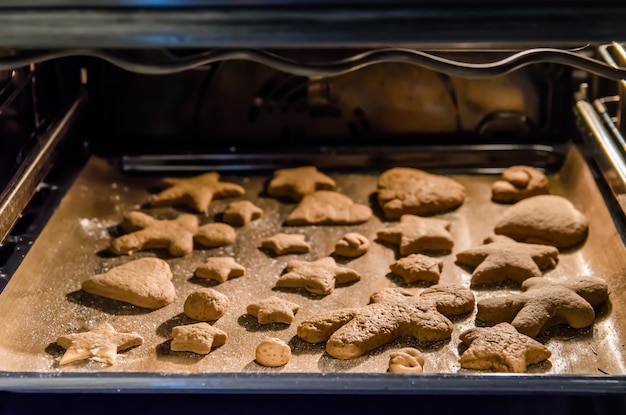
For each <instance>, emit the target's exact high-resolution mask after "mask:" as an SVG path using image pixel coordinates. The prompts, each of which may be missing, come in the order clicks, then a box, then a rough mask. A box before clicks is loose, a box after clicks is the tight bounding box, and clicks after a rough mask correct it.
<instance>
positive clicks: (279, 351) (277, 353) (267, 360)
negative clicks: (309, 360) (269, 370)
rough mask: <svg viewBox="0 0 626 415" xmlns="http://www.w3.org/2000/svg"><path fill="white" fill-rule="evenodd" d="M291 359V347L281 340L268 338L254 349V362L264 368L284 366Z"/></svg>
mask: <svg viewBox="0 0 626 415" xmlns="http://www.w3.org/2000/svg"><path fill="white" fill-rule="evenodd" d="M290 359H291V347H289V345H288V344H287V343H285V342H284V341H282V340H281V339H277V338H275V337H270V338H269V339H265V340H263V341H262V342H261V343H259V345H258V346H257V348H256V352H255V360H256V362H257V363H258V364H260V365H262V366H266V367H280V366H285V365H286V364H287V363H289V360H290Z"/></svg>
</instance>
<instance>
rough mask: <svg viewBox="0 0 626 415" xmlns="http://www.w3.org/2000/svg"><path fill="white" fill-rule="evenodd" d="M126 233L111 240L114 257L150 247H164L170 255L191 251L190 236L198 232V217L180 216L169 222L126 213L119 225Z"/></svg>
mask: <svg viewBox="0 0 626 415" xmlns="http://www.w3.org/2000/svg"><path fill="white" fill-rule="evenodd" d="M121 227H122V229H124V230H125V231H126V232H130V233H128V234H126V235H123V236H120V237H119V238H115V239H114V240H113V242H112V243H111V251H113V253H115V254H117V255H124V254H132V253H133V252H135V251H141V250H143V249H151V248H165V249H167V250H168V251H169V253H170V254H171V255H172V256H183V255H187V254H190V253H191V252H192V251H193V236H194V234H195V233H196V232H197V231H198V218H197V217H195V216H194V215H188V214H182V215H179V216H178V217H177V218H176V219H173V220H158V219H155V218H153V217H150V216H148V215H146V214H145V213H143V212H138V211H134V212H128V213H127V214H126V215H124V220H123V221H122V223H121Z"/></svg>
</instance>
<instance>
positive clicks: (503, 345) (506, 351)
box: [459, 323, 552, 373]
mask: <svg viewBox="0 0 626 415" xmlns="http://www.w3.org/2000/svg"><path fill="white" fill-rule="evenodd" d="M460 339H461V341H462V342H463V343H465V344H466V345H468V346H469V348H468V349H467V350H466V351H465V352H464V353H463V355H462V356H461V359H459V362H460V363H461V367H463V368H466V369H478V370H492V371H496V372H513V373H524V372H526V369H527V367H528V366H529V365H533V364H536V363H540V362H543V361H544V360H547V359H549V358H550V356H551V355H552V353H551V352H550V350H548V348H547V347H545V346H544V345H543V344H541V343H539V342H538V341H536V340H535V339H533V338H530V337H528V336H526V335H524V334H521V333H519V332H518V331H517V330H515V327H513V326H511V325H510V324H509V323H500V324H498V325H495V326H493V327H475V328H473V329H469V330H467V331H466V332H464V333H462V334H461V336H460Z"/></svg>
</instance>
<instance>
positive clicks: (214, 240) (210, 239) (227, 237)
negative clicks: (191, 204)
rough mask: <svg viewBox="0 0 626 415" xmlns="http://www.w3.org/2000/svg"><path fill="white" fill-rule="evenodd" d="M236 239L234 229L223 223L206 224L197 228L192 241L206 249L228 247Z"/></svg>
mask: <svg viewBox="0 0 626 415" xmlns="http://www.w3.org/2000/svg"><path fill="white" fill-rule="evenodd" d="M236 237H237V235H236V233H235V229H234V228H233V227H232V226H230V225H227V224H225V223H207V224H206V225H202V226H200V227H199V228H198V232H196V234H195V235H194V237H193V239H194V241H196V242H198V243H199V244H200V245H203V246H206V247H208V248H217V247H219V246H224V245H229V244H232V243H233V242H235V238H236Z"/></svg>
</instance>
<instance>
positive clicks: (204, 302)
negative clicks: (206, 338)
mask: <svg viewBox="0 0 626 415" xmlns="http://www.w3.org/2000/svg"><path fill="white" fill-rule="evenodd" d="M229 306H230V300H229V299H228V297H226V296H225V295H224V294H222V293H221V292H219V291H216V290H214V289H212V288H204V289H200V290H197V291H194V292H192V293H191V294H189V296H188V297H187V299H186V300H185V305H184V306H183V310H184V311H183V312H184V313H185V315H186V316H187V317H189V318H190V319H193V320H198V321H215V320H217V319H219V318H220V317H222V316H223V315H224V314H225V313H226V311H228V307H229Z"/></svg>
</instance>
